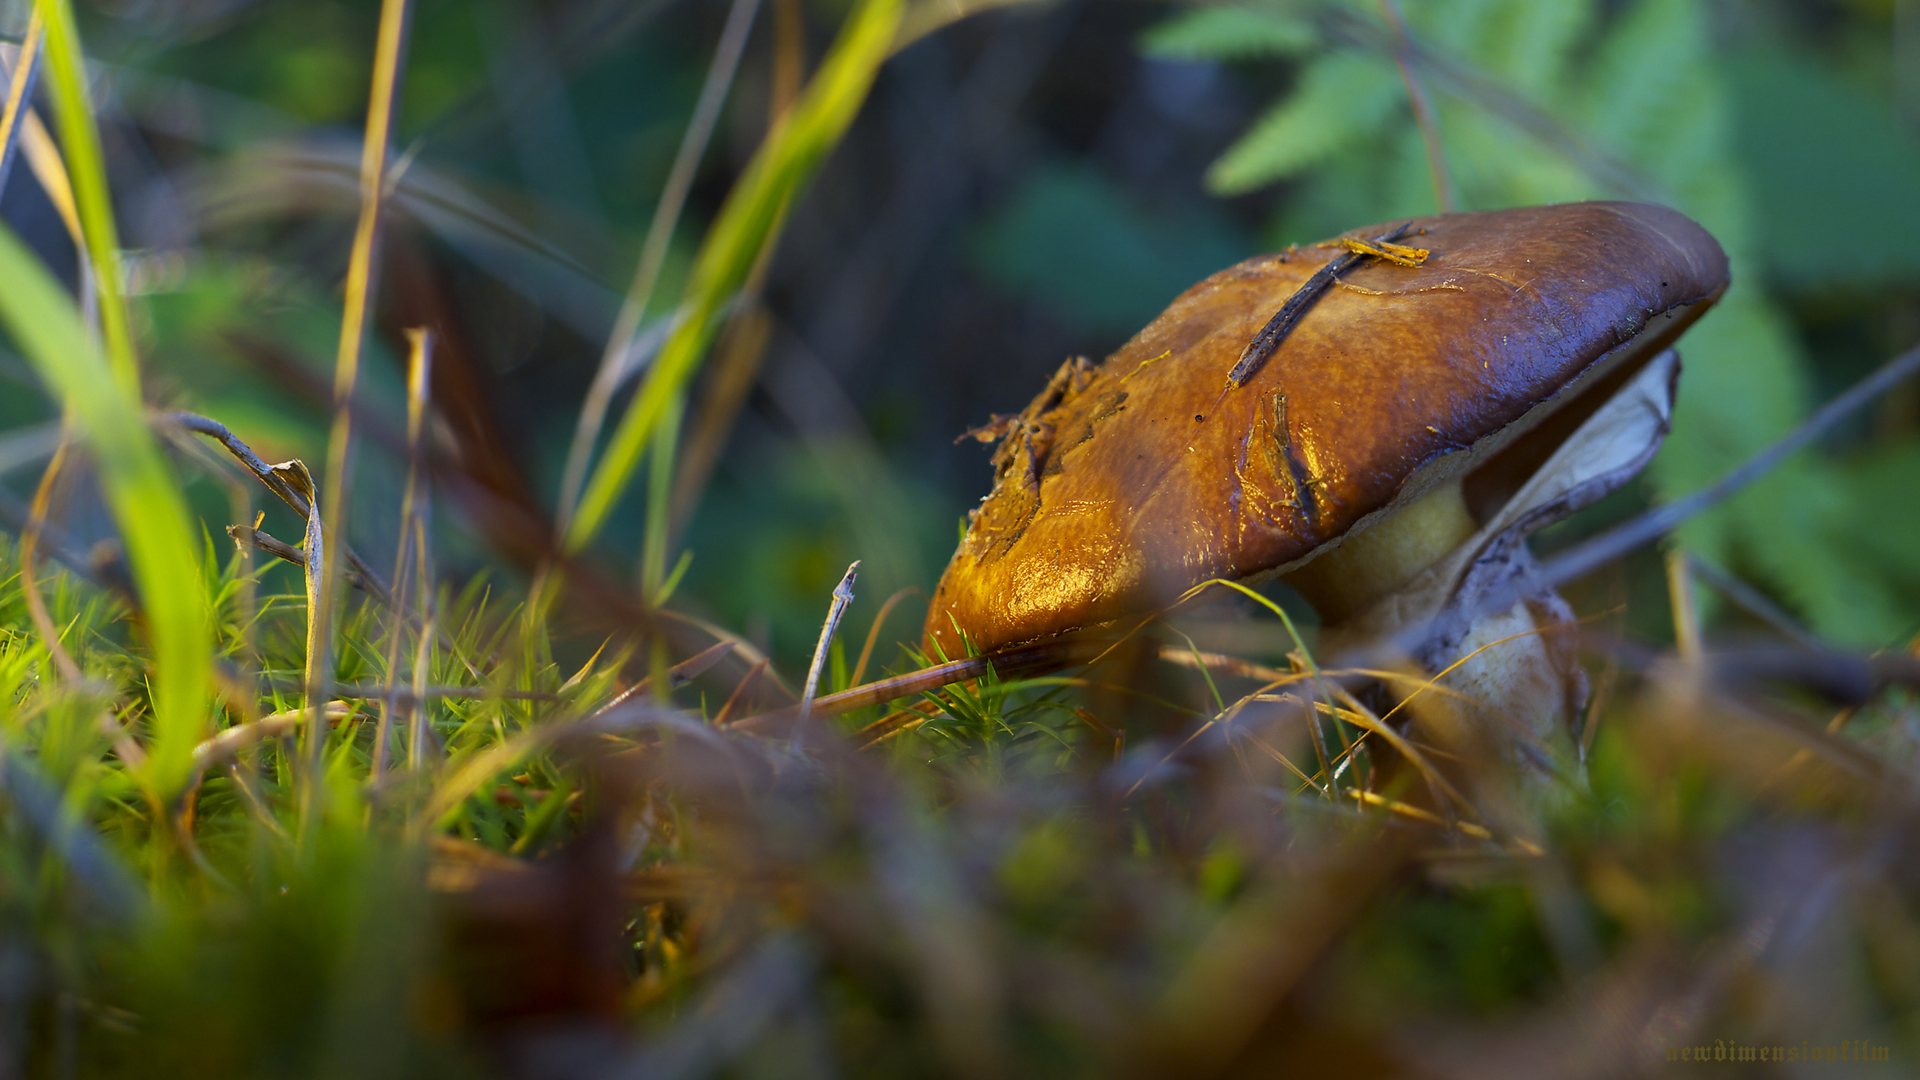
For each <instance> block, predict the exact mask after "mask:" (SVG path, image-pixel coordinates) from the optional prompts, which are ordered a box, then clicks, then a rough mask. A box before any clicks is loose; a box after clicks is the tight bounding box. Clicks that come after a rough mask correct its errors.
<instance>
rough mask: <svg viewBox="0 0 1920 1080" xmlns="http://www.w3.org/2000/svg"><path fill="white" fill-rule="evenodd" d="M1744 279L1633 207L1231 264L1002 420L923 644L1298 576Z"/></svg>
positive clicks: (1687, 224) (1712, 245) (1576, 207)
mask: <svg viewBox="0 0 1920 1080" xmlns="http://www.w3.org/2000/svg"><path fill="white" fill-rule="evenodd" d="M1388 241H1391V242H1388ZM1421 250H1424V251H1425V254H1424V255H1421V254H1420V253H1419V252H1420V251H1421ZM1330 264H1332V265H1330ZM1316 275H1317V276H1316ZM1726 285H1727V259H1726V255H1725V254H1724V253H1723V252H1722V251H1721V250H1720V245H1719V244H1717V243H1716V242H1715V241H1714V239H1713V237H1712V236H1710V235H1708V234H1707V232H1706V230H1704V229H1702V228H1701V227H1700V226H1699V225H1696V224H1695V223H1694V222H1692V221H1691V220H1689V219H1688V218H1686V217H1685V216H1683V215H1681V214H1679V213H1677V212H1675V211H1672V210H1668V209H1666V208H1664V207H1659V206H1649V205H1645V204H1640V203H1620V202H1590V203H1574V204H1568V205H1562V206H1540V207H1526V208H1522V209H1515V210H1500V211H1492V212H1487V213H1472V214H1445V215H1441V216H1438V217H1430V218H1418V219H1414V220H1413V221H1410V222H1391V223H1387V224H1384V225H1370V226H1367V227H1364V228H1360V229H1355V230H1353V231H1352V232H1351V233H1349V234H1347V235H1346V236H1343V237H1340V238H1337V239H1336V240H1333V241H1329V242H1327V243H1325V244H1318V245H1314V246H1312V247H1307V248H1300V249H1289V250H1288V251H1286V252H1283V253H1280V254H1276V255H1263V256H1260V257H1258V258H1254V259H1249V260H1247V261H1246V262H1243V263H1240V264H1239V265H1237V266H1233V267H1229V268H1227V269H1225V270H1222V271H1220V272H1219V273H1217V274H1214V275H1213V276H1212V277H1209V278H1207V279H1206V280H1205V281H1202V282H1200V283H1199V284H1198V285H1195V286H1193V287H1192V288H1190V289H1188V290H1187V291H1186V292H1184V293H1182V294H1181V295H1180V296H1179V297H1178V298H1177V299H1175V300H1174V302H1173V304H1172V306H1171V307H1169V308H1167V310H1166V311H1165V312H1163V313H1162V314H1161V315H1160V317H1159V318H1157V319H1155V320H1154V321H1153V322H1152V323H1150V324H1148V325H1147V327H1146V329H1144V330H1142V331H1140V333H1138V334H1136V335H1134V338H1133V340H1131V341H1129V342H1127V343H1126V345H1124V346H1123V347H1121V349H1120V351H1119V352H1116V353H1114V354H1113V355H1112V356H1110V357H1108V358H1107V359H1106V361H1105V362H1104V363H1101V364H1099V365H1098V366H1095V365H1092V364H1090V363H1088V362H1087V361H1086V360H1084V359H1076V360H1072V361H1069V362H1068V363H1067V364H1066V365H1064V366H1063V367H1061V369H1060V370H1059V372H1058V373H1056V374H1055V376H1054V378H1053V380H1052V381H1051V382H1050V383H1049V384H1048V386H1047V388H1046V389H1045V390H1044V391H1042V392H1041V394H1040V396H1039V397H1037V398H1035V399H1034V400H1033V402H1032V403H1031V404H1030V405H1028V406H1027V408H1026V410H1025V411H1024V412H1022V413H1021V414H1020V415H1019V416H1018V417H1015V418H1013V419H1012V420H1011V421H1009V422H1008V425H1007V432H1006V435H1005V437H1004V438H1003V439H1002V441H1001V443H1000V446H999V448H998V449H997V450H996V451H995V453H994V455H993V464H994V468H995V473H994V485H993V491H992V492H991V493H990V494H989V495H988V496H987V497H986V499H985V500H984V501H983V502H982V503H981V505H980V507H979V508H978V509H977V510H975V511H974V512H973V514H972V521H971V524H970V525H969V526H968V529H967V532H966V535H965V537H964V538H963V539H962V541H961V543H960V547H959V550H958V551H956V552H955V553H954V556H953V561H952V563H950V564H949V565H948V567H947V570H946V573H945V574H944V575H942V577H941V579H940V585H939V589H938V590H937V591H936V593H935V594H934V599H933V604H932V610H931V611H930V612H929V613H928V616H927V624H926V633H927V638H928V644H929V645H930V646H938V648H939V649H940V651H941V652H943V653H945V654H946V655H947V656H949V657H952V656H956V655H960V654H962V653H963V652H964V646H963V645H962V643H961V635H965V636H966V638H967V639H968V640H969V641H971V643H972V645H973V646H974V648H976V649H978V650H981V651H991V650H994V649H998V648H1001V647H1004V646H1008V645H1016V644H1022V643H1026V642H1032V641H1037V640H1042V639H1046V638H1051V637H1056V636H1059V635H1062V634H1066V633H1070V632H1073V631H1076V630H1082V629H1087V628H1093V627H1102V626H1108V625H1111V624H1115V623H1117V622H1119V621H1120V620H1124V619H1127V618H1128V617H1130V616H1140V615H1143V614H1147V613H1151V612H1153V611H1157V610H1159V609H1161V608H1164V607H1165V606H1167V605H1168V604H1170V603H1172V602H1173V601H1175V600H1176V599H1177V598H1178V597H1179V596H1180V595H1181V594H1182V593H1183V592H1184V591H1186V590H1187V589H1189V588H1191V587H1192V586H1194V585H1196V584H1199V583H1200V582H1203V581H1207V580H1209V579H1212V578H1227V579H1231V580H1245V579H1255V580H1265V579H1267V578H1270V577H1273V576H1275V575H1278V574H1281V573H1287V572H1290V571H1293V570H1295V569H1297V568H1299V567H1301V566H1302V565H1304V564H1305V563H1307V562H1308V561H1309V560H1311V559H1313V558H1315V557H1316V556H1318V555H1320V554H1321V553H1323V552H1325V551H1327V550H1329V549H1330V548H1332V547H1334V546H1336V545H1337V544H1338V543H1339V542H1340V541H1341V540H1342V539H1343V538H1344V537H1346V536H1347V535H1348V534H1349V533H1354V532H1357V531H1359V530H1362V529H1367V528H1370V527H1372V526H1373V525H1374V524H1375V523H1376V522H1379V521H1381V520H1384V519H1386V518H1388V517H1390V516H1392V514H1393V512H1394V511H1395V510H1397V509H1398V508H1399V507H1401V506H1404V505H1406V504H1408V503H1410V502H1412V501H1413V500H1415V499H1416V498H1418V497H1419V496H1421V495H1422V494H1424V493H1426V492H1428V491H1430V490H1432V489H1434V488H1435V487H1436V486H1437V485H1441V484H1443V483H1450V482H1457V481H1459V480H1460V479H1461V478H1462V477H1465V476H1467V474H1468V473H1470V472H1473V471H1474V470H1475V469H1476V468H1477V467H1479V466H1481V465H1484V464H1486V463H1487V462H1488V461H1489V460H1490V459H1493V458H1494V457H1495V455H1496V454H1498V452H1499V451H1501V450H1502V449H1505V448H1507V447H1509V446H1510V445H1514V444H1516V442H1517V441H1518V440H1519V439H1520V436H1522V435H1523V434H1525V433H1527V432H1528V431H1531V430H1533V429H1535V428H1536V427H1539V426H1540V425H1541V423H1542V421H1544V420H1546V419H1547V418H1548V417H1549V416H1550V415H1552V414H1554V413H1556V412H1560V411H1562V407H1563V406H1566V405H1568V403H1570V402H1574V401H1575V400H1576V399H1580V398H1581V397H1582V395H1583V391H1586V390H1588V389H1593V388H1598V389H1599V390H1600V392H1601V393H1602V394H1604V393H1605V390H1606V387H1607V386H1608V385H1618V383H1619V382H1620V381H1621V380H1623V379H1624V378H1625V377H1626V376H1627V375H1628V374H1630V373H1631V372H1632V370H1634V369H1635V368H1636V367H1637V366H1638V365H1639V364H1640V363H1641V362H1643V361H1645V360H1646V359H1647V358H1649V357H1651V356H1653V355H1654V354H1655V353H1657V352H1659V351H1660V350H1661V349H1663V348H1664V347H1665V346H1666V345H1667V344H1668V343H1669V342H1671V341H1672V340H1673V339H1674V338H1675V337H1676V336H1678V335H1679V334H1680V332H1681V331H1682V330H1684V329H1685V328H1686V327H1687V326H1688V325H1689V324H1690V323H1692V322H1693V320H1694V319H1696V318H1698V317H1699V316H1700V315H1701V314H1702V313H1703V312H1704V311H1705V309H1706V307H1707V306H1708V305H1709V304H1710V303H1711V302H1712V301H1713V300H1714V299H1715V298H1717V297H1718V296H1719V295H1720V293H1721V292H1722V291H1724V290H1725V288H1726ZM1290 301H1291V303H1290ZM1283 309H1287V310H1285V311H1283ZM1287 318H1291V322H1286V319H1287ZM1283 322H1284V323H1286V324H1285V325H1283V326H1279V327H1278V329H1277V330H1276V324H1280V323H1283ZM1256 339H1258V340H1256ZM1262 350H1264V354H1263V355H1260V354H1261V351H1262ZM1590 408H1591V406H1590V405H1583V406H1580V407H1578V408H1574V409H1567V410H1565V411H1566V412H1568V413H1569V414H1573V413H1576V412H1580V411H1585V410H1587V409H1590ZM1564 426H1565V425H1564V424H1554V425H1550V426H1549V427H1548V428H1545V429H1542V430H1543V432H1550V431H1552V430H1554V429H1558V428H1561V427H1564ZM1542 441H1543V439H1542V438H1539V437H1536V438H1535V439H1530V440H1526V444H1527V446H1528V448H1529V449H1532V447H1531V444H1533V443H1538V442H1542ZM1516 449H1517V448H1516ZM1551 450H1552V446H1550V445H1549V446H1544V447H1540V448H1538V452H1539V453H1548V452H1551ZM1500 457H1501V461H1500V462H1499V468H1498V469H1497V470H1486V471H1496V472H1497V471H1509V472H1510V471H1512V470H1513V468H1514V465H1513V462H1512V460H1511V459H1512V457H1513V455H1500ZM1520 479H1524V476H1521V477H1520ZM1516 483H1517V481H1514V482H1509V483H1505V484H1502V483H1498V482H1496V483H1491V484H1480V485H1478V487H1479V488H1480V489H1484V492H1492V493H1493V494H1492V495H1486V494H1485V493H1484V492H1483V495H1482V499H1483V501H1484V499H1486V498H1494V499H1496V500H1497V498H1498V496H1499V493H1500V492H1501V491H1502V490H1508V491H1510V490H1511V488H1512V487H1513V486H1515V484H1516ZM1467 486H1468V487H1469V488H1470V489H1471V488H1475V486H1476V485H1475V484H1474V482H1473V478H1468V484H1467ZM1475 509H1476V512H1477V511H1479V510H1481V509H1484V508H1483V507H1476V508H1475ZM1323 614H1324V612H1323Z"/></svg>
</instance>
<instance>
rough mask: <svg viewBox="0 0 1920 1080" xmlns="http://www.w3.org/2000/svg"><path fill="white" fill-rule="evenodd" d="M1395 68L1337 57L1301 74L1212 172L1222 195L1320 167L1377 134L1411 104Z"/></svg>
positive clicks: (1358, 57)
mask: <svg viewBox="0 0 1920 1080" xmlns="http://www.w3.org/2000/svg"><path fill="white" fill-rule="evenodd" d="M1405 93H1406V92H1405V90H1404V89H1403V88H1402V86H1401V83H1400V75H1399V72H1397V71H1396V70H1395V69H1394V67H1393V65H1392V63H1390V62H1388V61H1387V60H1385V59H1382V58H1380V57H1377V56H1368V55H1365V54H1361V53H1351V52H1340V53H1332V54H1330V55H1327V56H1323V57H1320V58H1319V59H1317V60H1315V61H1314V62H1313V63H1312V64H1311V65H1309V66H1308V67H1307V69H1306V70H1305V71H1304V72H1302V73H1301V76H1300V87H1299V89H1298V90H1296V91H1295V92H1294V93H1293V95H1292V96H1290V97H1288V98H1286V99H1284V100H1283V101H1281V102H1280V103H1278V104H1277V105H1275V106H1274V107H1273V108H1272V109H1271V110H1269V111H1268V113H1267V114H1266V115H1265V116H1263V117H1261V118H1260V120H1259V121H1258V122H1257V123H1255V124H1254V126H1253V129H1252V130H1251V131H1249V132H1247V134H1246V135H1245V136H1244V137H1242V138H1241V140H1240V141H1239V142H1237V143H1235V144H1234V145H1233V147H1232V148H1231V149H1229V150H1228V151H1227V152H1226V153H1225V154H1224V155H1222V156H1221V158H1220V160H1219V161H1216V162H1214V163H1213V167H1212V168H1211V169H1209V170H1207V186H1208V187H1210V188H1212V189H1213V190H1214V191H1216V192H1220V193H1222V194H1231V193H1235V192H1242V191H1248V190H1251V189H1253V188H1256V187H1259V186H1260V185H1262V184H1265V183H1269V182H1271V181H1274V180H1279V179H1282V178H1284V177H1288V176H1292V175H1293V174H1295V173H1297V172H1299V171H1301V170H1302V169H1305V168H1308V167H1309V166H1313V165H1317V164H1319V163H1320V162H1322V161H1325V160H1327V159H1328V158H1330V157H1332V156H1333V155H1334V154H1336V153H1339V152H1340V151H1342V150H1344V149H1346V148H1348V147H1350V146H1352V145H1354V144H1355V143H1358V142H1360V141H1361V140H1364V139H1366V138H1368V137H1369V136H1372V135H1374V134H1375V133H1377V132H1378V131H1379V130H1380V129H1381V127H1383V126H1384V125H1385V124H1386V122H1387V120H1388V119H1389V118H1390V117H1391V116H1392V115H1393V114H1394V112H1395V110H1396V109H1398V108H1399V106H1400V105H1401V103H1402V102H1403V101H1404V100H1405Z"/></svg>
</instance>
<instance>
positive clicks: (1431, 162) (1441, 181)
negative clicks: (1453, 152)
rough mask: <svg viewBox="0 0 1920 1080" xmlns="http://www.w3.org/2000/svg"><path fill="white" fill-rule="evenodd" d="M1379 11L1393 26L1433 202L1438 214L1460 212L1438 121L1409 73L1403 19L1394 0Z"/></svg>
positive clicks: (1384, 0)
mask: <svg viewBox="0 0 1920 1080" xmlns="http://www.w3.org/2000/svg"><path fill="white" fill-rule="evenodd" d="M1380 10H1381V11H1382V12H1384V13H1385V14H1386V16H1387V22H1388V24H1389V25H1391V26H1392V27H1393V35H1394V40H1395V43H1396V45H1397V46H1398V47H1397V48H1395V49H1394V50H1393V63H1394V66H1395V67H1397V68H1399V69H1400V81H1401V82H1403V83H1405V84H1406V87H1407V104H1408V105H1410V106H1412V108H1413V122H1414V124H1415V125H1417V126H1418V127H1419V128H1420V141H1421V142H1422V143H1424V144H1426V148H1427V171H1428V173H1429V174H1431V175H1432V177H1433V201H1434V205H1435V206H1437V207H1438V208H1439V210H1440V212H1441V213H1443V214H1451V213H1453V212H1454V211H1455V210H1458V209H1460V194H1459V192H1457V191H1455V190H1454V187H1453V175H1452V173H1450V172H1449V171H1448V170H1447V152H1446V147H1445V146H1444V145H1443V144H1442V143H1441V142H1440V118H1439V116H1438V115H1437V114H1436V113H1435V112H1434V110H1433V99H1432V98H1430V97H1428V96H1427V88H1426V87H1425V86H1424V85H1422V84H1421V82H1420V78H1419V76H1417V75H1415V74H1414V71H1413V57H1412V52H1413V35H1412V34H1410V33H1408V32H1407V19H1406V16H1405V15H1403V14H1401V12H1400V5H1399V3H1397V2H1396V0H1380Z"/></svg>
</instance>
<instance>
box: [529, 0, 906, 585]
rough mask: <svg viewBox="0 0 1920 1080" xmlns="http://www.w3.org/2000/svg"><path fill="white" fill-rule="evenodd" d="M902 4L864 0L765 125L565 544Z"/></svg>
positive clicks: (581, 526)
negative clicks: (789, 102)
mask: <svg viewBox="0 0 1920 1080" xmlns="http://www.w3.org/2000/svg"><path fill="white" fill-rule="evenodd" d="M900 7H901V4H900V0H862V2H861V4H860V6H859V7H858V8H857V9H855V11H854V13H853V14H852V15H851V16H849V18H848V20H847V25H846V27H845V29H844V30H842V31H841V34H840V39H839V41H837V42H836V43H835V44H834V47H833V51H832V52H831V53H830V54H829V55H828V56H827V59H826V62H825V63H824V64H823V65H822V66H821V68H820V71H819V73H818V74H816V75H815V76H814V78H813V79H812V81H810V82H809V83H808V84H807V90H806V93H805V94H804V95H803V96H802V97H801V99H800V102H799V104H798V105H796V106H795V107H794V109H793V111H792V112H791V113H789V114H788V115H787V116H786V118H785V119H784V120H782V121H781V122H780V123H779V124H778V125H777V126H776V127H775V128H774V129H773V131H771V132H770V133H768V135H767V140H766V142H764V143H763V144H761V146H760V149H759V151H758V152H756V153H755V154H754V156H753V160H752V161H751V162H749V163H748V165H747V171H746V173H745V174H744V175H743V176H741V178H740V180H739V182H738V183H737V184H735V185H734V188H733V191H732V192H731V193H730V194H729V195H728V196H727V201H726V205H725V206H723V207H722V208H721V210H720V216H719V218H718V220H716V221H715V222H714V224H713V228H712V230H711V231H709V232H708V233H707V236H706V239H705V241H703V242H702V244H701V246H700V254H699V255H698V257H697V258H696V259H695V261H694V266H693V274H692V277H691V278H690V280H689V283H688V286H687V296H686V301H685V308H686V312H687V317H686V321H685V322H683V323H681V324H680V327H679V328H678V329H677V330H676V331H675V332H674V334H673V336H672V337H671V338H669V339H668V340H667V343H666V345H665V347H663V348H662V349H661V352H660V356H659V357H658V358H657V359H656V360H655V361H654V364H653V368H652V370H651V371H649V372H648V374H647V380H646V383H645V385H643V386H642V387H641V389H640V392H639V393H638V394H637V395H635V397H634V399H633V402H632V404H630V405H629V406H628V407H627V411H626V414H625V415H624V416H622V417H621V419H620V426H619V427H618V428H617V429H616V430H615V431H614V434H613V441H612V443H611V444H610V445H609V446H608V447H607V453H606V456H605V457H604V458H602V459H601V461H600V464H599V466H598V467H597V468H596V469H595V470H594V472H593V478H592V479H591V480H589V481H588V482H587V490H586V494H585V495H584V496H583V497H582V498H581V501H580V507H579V510H578V511H577V512H576V513H575V515H574V518H573V520H572V521H571V522H569V523H568V525H567V532H566V538H565V546H566V550H567V551H568V552H577V551H579V550H580V549H582V548H584V547H586V546H587V545H588V544H590V543H592V542H593V538H594V537H595V536H596V535H597V534H598V533H599V532H600V528H601V526H603V525H605V524H606V520H607V516H608V515H609V514H610V513H611V512H612V511H613V506H614V503H615V502H617V501H618V500H619V498H620V495H621V493H622V492H624V491H625V490H626V487H627V484H628V482H629V481H631V480H632V479H633V474H634V472H635V470H637V469H638V468H639V465H640V459H641V457H642V455H643V454H644V453H645V451H646V449H647V445H648V443H649V442H650V441H651V440H652V435H653V432H654V429H655V428H656V427H658V426H659V424H660V422H661V419H662V417H663V416H664V415H665V414H666V411H667V408H668V406H670V405H671V404H672V403H673V401H674V400H675V399H676V398H677V397H678V395H679V394H680V392H681V391H682V390H684V389H685V388H686V385H687V383H688V381H689V380H691V379H692V378H693V375H694V372H695V371H696V370H697V369H698V367H699V364H700V360H701V358H702V357H703V356H705V355H706V351H707V346H708V345H710V344H711V343H712V340H713V335H714V333H715V332H716V331H717V329H718V327H717V326H716V325H715V323H716V318H715V317H716V316H717V315H718V314H719V313H720V309H721V307H722V306H723V305H724V304H725V303H726V302H727V300H728V298H729V297H731V296H732V295H733V294H734V292H735V291H737V290H738V289H739V288H740V285H741V283H742V282H744V281H745V280H746V278H747V274H748V273H749V272H750V271H751V270H752V268H753V263H754V260H755V259H757V258H758V257H759V254H760V251H761V250H762V249H763V248H764V247H766V245H768V244H769V243H772V242H773V240H774V238H775V237H776V235H777V234H778V232H779V227H780V222H781V219H782V217H783V216H784V215H785V213H786V209H787V206H788V205H789V204H790V203H791V202H792V201H793V198H794V196H795V195H796V194H797V193H798V192H799V190H800V188H801V186H802V185H804V184H805V183H806V182H807V181H808V179H810V178H811V177H812V176H813V174H814V172H815V171H816V170H817V169H818V168H819V167H820V163H821V162H822V161H823V160H824V159H825V158H826V156H827V153H828V152H829V151H831V150H832V149H833V147H834V146H835V145H836V144H837V143H838V142H839V141H840V138H841V136H842V135H844V134H845V133H846V130H847V126H848V125H849V124H851V123H852V122H853V118H854V115H855V114H856V113H858V112H859V111H860V105H861V103H862V102H864V101H865V100H866V97H867V90H868V89H869V88H870V87H871V86H872V85H873V78H874V74H875V73H876V72H877V71H878V70H879V68H880V64H881V62H882V61H884V60H885V59H886V58H887V54H888V51H889V50H890V49H891V47H892V45H893V36H894V31H895V30H896V28H897V27H898V26H899V23H900Z"/></svg>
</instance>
